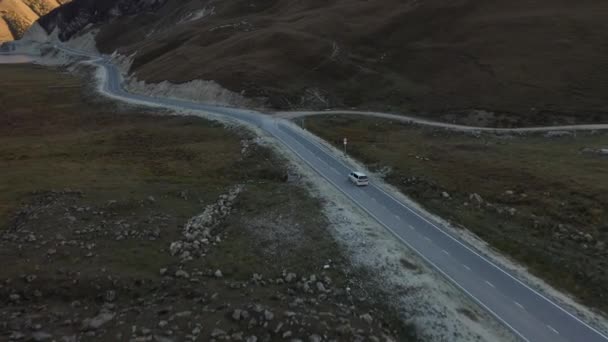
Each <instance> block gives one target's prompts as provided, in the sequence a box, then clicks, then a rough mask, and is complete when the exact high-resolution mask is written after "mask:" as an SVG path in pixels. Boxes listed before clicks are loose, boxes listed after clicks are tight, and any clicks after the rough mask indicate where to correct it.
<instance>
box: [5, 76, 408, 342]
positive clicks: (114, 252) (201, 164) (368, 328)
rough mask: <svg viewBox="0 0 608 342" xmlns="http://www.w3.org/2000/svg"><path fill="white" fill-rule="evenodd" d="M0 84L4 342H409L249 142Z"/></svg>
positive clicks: (15, 82)
mask: <svg viewBox="0 0 608 342" xmlns="http://www.w3.org/2000/svg"><path fill="white" fill-rule="evenodd" d="M0 74H1V75H2V77H1V78H0V89H2V92H0V113H1V114H0V256H1V258H2V260H3V261H4V263H5V265H6V267H3V268H2V269H1V270H0V283H2V284H3V285H2V286H1V287H0V322H3V323H5V325H6V327H7V328H6V329H5V328H3V329H0V340H2V341H8V340H27V341H43V340H45V341H46V340H48V341H51V340H57V341H63V340H89V339H91V338H94V339H95V340H96V341H103V342H105V341H108V342H114V341H126V340H151V341H152V340H154V341H187V340H199V341H209V340H237V341H239V340H240V341H244V340H247V339H249V340H254V341H255V340H256V339H257V338H255V339H254V338H253V337H251V336H259V339H257V340H259V341H261V340H267V341H271V340H272V341H275V340H285V339H286V337H289V336H290V337H291V338H293V339H299V340H309V337H310V336H312V338H311V340H314V337H315V336H324V338H326V339H328V340H338V339H340V340H347V341H352V340H358V339H365V340H374V339H379V337H382V336H391V337H390V338H391V340H398V341H417V339H416V337H415V336H413V333H414V330H413V327H411V326H409V325H408V324H407V323H404V322H403V321H402V320H401V319H400V318H399V316H398V315H397V313H396V312H395V310H394V309H391V308H389V307H387V306H386V305H385V304H382V303H386V302H381V300H383V298H382V297H376V296H374V297H372V296H371V294H373V293H374V292H377V290H375V289H373V288H371V287H370V286H367V285H365V284H367V283H366V278H363V277H359V276H357V275H356V274H359V273H360V272H356V270H353V269H352V266H350V263H349V262H348V258H347V256H346V255H345V254H342V251H341V248H340V245H339V244H338V242H337V241H335V240H334V239H333V238H332V235H331V234H328V229H329V227H328V222H327V219H326V218H325V217H324V216H323V214H322V210H321V207H320V205H321V204H320V203H319V201H318V200H316V199H314V198H312V197H310V196H309V194H308V192H307V190H306V189H305V188H304V187H303V186H302V184H301V183H300V182H298V181H297V180H296V181H293V179H287V178H286V177H285V175H286V174H287V172H288V170H287V165H286V163H285V161H284V160H283V159H281V158H280V157H278V156H277V155H275V154H274V153H272V151H271V150H269V149H268V148H266V147H263V146H260V145H258V144H256V143H255V140H254V138H253V137H252V136H251V135H250V134H248V133H247V132H245V131H243V130H240V129H237V128H226V127H224V126H222V125H220V124H218V123H214V122H209V121H206V120H202V119H200V118H195V117H183V116H170V115H158V114H159V113H155V112H150V110H149V109H145V108H132V107H125V106H121V105H118V104H115V103H111V102H108V101H106V100H104V99H99V96H97V97H95V98H93V97H92V96H90V94H87V84H86V80H81V79H78V78H75V77H73V76H70V75H68V74H62V73H59V72H57V71H55V70H49V69H44V68H40V67H35V66H31V65H19V66H14V65H2V66H0ZM296 179H297V177H296ZM235 189H240V191H239V192H238V193H237V192H236V190H235ZM202 213H206V216H205V215H203V217H204V218H203V219H200V220H199V222H200V226H196V225H195V226H196V227H194V228H191V229H190V230H188V231H186V230H185V228H184V227H185V226H186V224H187V223H188V222H189V220H190V219H191V218H192V217H193V216H196V215H201V214H202ZM197 227H198V228H197ZM201 235H203V236H204V238H203V237H202V236H201ZM175 246H180V247H179V248H178V249H176V248H175ZM302 256H306V257H305V258H303V257H302ZM326 264H330V265H331V267H329V266H328V267H329V268H326V267H325V268H324V265H326ZM319 284H320V285H319ZM347 286H350V287H352V290H351V291H350V292H347V291H346V290H344V289H345V288H346V287H347ZM353 298H356V299H354V300H353ZM325 312H328V313H331V314H330V315H325V314H324V313H325ZM366 315H367V316H366ZM366 317H372V318H373V321H372V318H370V319H366ZM387 338H388V337H387ZM320 339H321V337H319V338H318V339H317V340H320Z"/></svg>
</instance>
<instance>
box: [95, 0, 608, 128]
mask: <svg viewBox="0 0 608 342" xmlns="http://www.w3.org/2000/svg"><path fill="white" fill-rule="evenodd" d="M201 8H202V4H201V3H200V2H197V1H191V2H189V3H188V4H187V5H181V4H178V3H177V2H175V1H168V2H167V4H166V5H165V6H164V7H162V8H161V9H160V10H159V11H157V12H156V13H146V14H145V15H140V16H136V17H129V18H123V19H122V20H118V21H115V22H114V23H113V24H110V25H106V26H105V27H104V29H103V30H102V32H101V34H100V35H99V39H98V43H99V46H100V48H101V49H102V50H103V51H106V52H110V51H113V50H115V49H121V50H122V51H123V52H124V53H125V54H131V53H133V52H134V51H138V54H137V57H136V59H135V63H134V64H133V68H132V71H133V72H135V74H136V75H137V76H138V77H140V78H143V79H146V80H149V81H153V82H157V81H161V80H165V79H169V80H172V81H174V82H185V81H189V80H192V79H197V78H203V79H214V80H217V81H219V82H220V83H221V84H222V85H223V86H225V87H228V88H229V89H231V90H234V91H237V92H240V91H245V94H248V95H250V96H258V95H262V96H267V97H268V98H269V102H270V104H271V105H272V106H274V107H280V108H290V107H361V108H375V109H382V110H394V111H404V110H411V111H414V112H417V113H420V114H424V115H434V116H437V117H438V118H442V119H449V120H456V121H458V120H470V119H471V116H472V115H471V114H470V113H471V112H470V110H471V109H486V110H488V111H491V112H495V113H496V114H494V115H493V117H495V118H494V120H490V121H493V122H491V123H494V124H502V125H521V124H536V123H558V122H595V121H602V120H604V121H606V120H608V116H607V115H606V112H608V104H607V102H606V101H605V96H604V91H603V89H605V88H606V86H608V60H607V59H606V58H605V56H606V54H607V53H608V45H607V44H606V41H608V39H607V38H608V37H607V35H608V21H606V20H605V18H606V16H607V15H608V3H607V2H605V1H597V0H586V1H578V2H572V1H563V0H560V1H555V0H534V1H531V0H520V1H515V2H505V1H498V0H490V1H479V0H459V1H444V0H430V1H422V2H421V1H397V0H389V1H382V2H377V1H358V0H334V1H329V2H327V1H308V2H304V3H303V2H300V1H272V0H267V1H261V2H256V3H255V4H254V5H252V4H251V2H250V1H238V0H237V1H225V2H211V3H210V4H209V5H207V8H206V10H207V11H206V15H208V16H206V17H204V18H202V19H199V20H196V21H186V20H185V19H188V18H189V16H192V13H194V14H197V13H198V14H199V15H201V12H197V11H200V10H201ZM210 13H211V14H210ZM178 22H181V23H179V24H176V23H178ZM125 28H130V29H126V30H125ZM117 37H118V38H117ZM446 112H455V113H457V114H458V115H454V116H443V114H445V113H446Z"/></svg>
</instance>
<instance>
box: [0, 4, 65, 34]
mask: <svg viewBox="0 0 608 342" xmlns="http://www.w3.org/2000/svg"><path fill="white" fill-rule="evenodd" d="M65 2H67V1H66V0H0V42H2V41H9V40H13V39H19V38H21V36H22V35H23V33H24V32H25V31H26V30H27V29H28V28H29V27H30V26H31V25H32V23H33V22H35V21H36V20H38V18H39V17H40V16H43V15H45V14H47V13H49V12H50V11H51V10H53V9H54V8H56V7H58V6H60V5H61V4H62V3H65Z"/></svg>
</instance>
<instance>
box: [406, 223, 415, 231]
mask: <svg viewBox="0 0 608 342" xmlns="http://www.w3.org/2000/svg"><path fill="white" fill-rule="evenodd" d="M407 226H408V227H409V228H410V229H411V230H416V228H414V226H412V225H411V224H408V225H407Z"/></svg>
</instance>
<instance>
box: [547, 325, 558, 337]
mask: <svg viewBox="0 0 608 342" xmlns="http://www.w3.org/2000/svg"><path fill="white" fill-rule="evenodd" d="M547 328H549V330H551V331H553V332H554V333H556V334H558V335H559V331H557V330H555V328H554V327H552V326H550V325H548V324H547Z"/></svg>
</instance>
